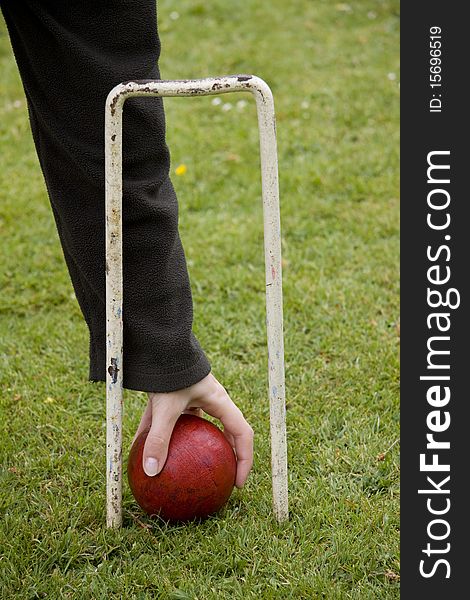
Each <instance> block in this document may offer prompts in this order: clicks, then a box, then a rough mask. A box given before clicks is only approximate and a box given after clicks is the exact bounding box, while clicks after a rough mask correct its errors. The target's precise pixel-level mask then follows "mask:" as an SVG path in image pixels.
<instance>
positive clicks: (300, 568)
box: [0, 0, 399, 600]
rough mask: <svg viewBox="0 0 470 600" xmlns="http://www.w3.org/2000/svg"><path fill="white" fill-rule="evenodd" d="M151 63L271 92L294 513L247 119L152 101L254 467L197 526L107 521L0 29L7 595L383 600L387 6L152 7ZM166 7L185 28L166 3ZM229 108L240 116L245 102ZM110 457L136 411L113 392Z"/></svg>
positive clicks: (95, 406) (196, 279)
mask: <svg viewBox="0 0 470 600" xmlns="http://www.w3.org/2000/svg"><path fill="white" fill-rule="evenodd" d="M159 10H160V32H161V37H162V45H163V54H162V60H161V70H162V75H163V76H164V77H167V78H180V77H201V76H205V75H210V74H211V75H213V74H225V73H239V72H242V73H243V72H244V73H256V74H258V75H260V76H262V77H263V78H264V79H266V80H267V81H268V82H269V83H270V84H271V86H272V88H273V92H274V95H275V101H276V108H277V116H278V135H279V160H280V181H281V201H282V231H283V253H284V263H285V264H284V293H285V342H286V374H287V397H288V412H287V415H288V434H289V461H290V481H289V485H290V510H291V518H290V521H289V522H288V523H286V524H283V525H277V524H276V523H275V522H274V521H273V518H272V514H271V491H270V474H269V428H268V423H269V413H268V403H267V389H266V362H267V356H266V348H265V327H264V275H263V268H264V266H263V251H262V217H261V204H260V176H259V159H258V141H257V131H256V121H255V110H254V106H253V104H252V101H251V99H250V98H249V97H247V96H238V97H237V96H232V97H228V96H223V97H222V99H223V103H226V102H230V103H231V104H232V109H231V110H227V111H225V110H223V109H222V106H221V105H219V106H215V105H213V104H212V100H211V99H210V98H198V99H191V100H190V99H171V100H168V101H167V102H166V109H167V120H168V141H169V145H170V147H171V150H172V160H173V167H172V169H174V168H176V166H177V165H179V164H182V163H184V164H186V165H187V167H188V170H187V173H186V174H185V175H184V176H181V177H177V176H174V178H173V179H174V182H175V186H176V188H177V191H178V194H179V199H180V223H181V235H182V238H183V242H184V246H185V250H186V254H187V257H188V263H189V269H190V276H191V281H192V286H193V294H194V302H195V331H196V334H197V336H198V338H199V340H200V341H201V343H202V346H203V347H204V348H205V349H206V351H207V354H208V356H209V358H210V360H211V362H212V365H213V370H214V373H215V375H216V376H217V377H218V378H219V379H220V380H221V381H222V383H223V384H224V385H225V386H226V387H227V389H228V390H229V391H230V393H231V395H232V396H233V398H234V400H235V401H236V402H237V403H238V404H239V406H240V407H241V408H242V410H243V411H244V413H245V414H246V416H247V418H248V419H249V421H250V422H251V423H252V424H253V427H254V429H255V434H256V439H255V441H256V452H255V465H254V471H253V473H252V475H251V476H250V479H249V482H248V483H247V485H246V487H245V489H244V490H243V491H241V492H240V491H236V492H235V493H234V494H233V495H232V498H231V500H230V501H229V504H228V506H227V507H226V509H225V510H224V511H223V512H222V513H221V514H220V515H219V516H217V517H216V518H211V519H209V520H208V521H206V522H205V523H203V524H199V525H194V524H193V525H189V526H185V527H180V526H178V527H175V526H172V527H171V526H165V525H164V524H161V523H159V522H154V521H150V520H149V519H147V518H145V517H144V516H142V514H141V512H140V510H139V509H138V507H137V506H136V504H135V503H134V501H133V499H132V496H131V494H130V491H129V489H128V488H127V486H126V488H125V496H124V501H125V519H124V528H123V529H122V530H121V531H118V532H112V531H107V530H106V529H105V527H104V525H103V524H104V520H105V513H104V507H105V487H104V463H105V458H104V453H105V443H104V438H105V430H104V419H105V405H104V389H103V386H102V384H98V385H96V384H95V385H93V384H91V383H88V382H87V375H88V362H87V361H88V337H87V328H86V325H85V323H84V321H83V319H82V316H81V313H80V311H79V308H78V305H77V302H76V300H75V298H74V295H73V290H72V286H71V283H70V280H69V277H68V273H67V270H66V267H65V264H64V261H63V257H62V252H61V248H60V245H59V241H58V237H57V233H56V230H55V225H54V222H53V217H52V212H51V209H50V206H49V202H48V199H47V195H46V191H45V186H44V183H43V179H42V175H41V173H40V170H39V166H38V161H37V158H36V155H35V152H34V148H33V144H32V141H31V137H30V133H29V126H28V121H27V113H26V106H25V101H24V98H23V93H22V88H21V84H20V80H19V77H18V74H17V71H16V66H15V64H14V61H13V58H12V54H11V49H10V47H9V42H8V39H7V37H6V32H5V26H4V24H3V23H2V24H0V35H1V38H0V63H1V65H0V66H1V72H2V86H1V93H0V155H1V156H2V169H1V173H0V190H1V200H0V255H1V261H2V269H1V272H0V287H1V296H0V364H1V370H0V371H1V372H0V395H1V400H0V422H1V423H2V425H1V429H2V435H1V439H0V465H1V471H0V473H1V481H0V510H1V521H0V597H1V598H9V599H10V598H50V599H53V600H55V599H61V598H72V599H75V598H79V599H94V600H95V599H101V598H102V599H114V598H116V599H117V598H123V599H126V600H127V599H134V598H135V599H144V598H165V599H191V600H196V599H200V600H211V599H216V598H217V599H219V598H240V599H250V598H266V599H270V598H275V599H277V598H295V599H297V598H300V599H302V598H305V599H315V598H326V599H328V600H329V599H331V600H335V599H340V598H341V599H343V598H351V599H358V600H359V599H361V600H363V599H368V598H381V599H382V598H398V595H399V593H398V584H397V579H398V575H397V574H398V572H399V557H398V552H399V539H398V532H399V517H398V507H399V497H398V491H399V490H398V467H399V463H398V445H397V444H395V442H396V440H397V437H398V342H399V321H398V319H399V306H398V287H399V283H398V250H399V247H398V199H397V198H398V96H399V87H398V77H397V78H396V79H395V78H394V75H393V74H395V73H398V14H397V13H398V2H397V1H396V0H381V1H379V0H375V1H372V0H358V1H356V2H354V3H351V5H347V4H336V3H335V2H329V1H328V0H315V1H312V0H295V1H294V2H285V1H284V0H272V1H271V2H269V3H266V2H260V1H257V0H234V1H232V2H226V0H213V1H212V2H210V3H207V2H202V1H196V0H191V1H190V0H180V2H178V3H177V4H176V5H175V4H174V3H173V2H171V1H170V0H161V2H160V7H159ZM175 10H177V11H178V13H179V18H176V19H175V18H174V17H175V16H176V15H174V14H173V15H172V16H173V18H170V13H171V12H172V11H175ZM242 97H243V98H244V99H245V100H246V101H247V104H246V106H240V104H238V105H237V102H238V101H239V100H240V99H241V98H242ZM125 402H126V415H125V453H126V454H127V451H128V449H129V444H130V441H131V439H132V435H133V431H134V430H135V427H136V426H137V423H138V420H139V417H140V413H141V411H142V410H143V407H144V404H145V396H144V395H143V394H138V393H134V392H126V398H125Z"/></svg>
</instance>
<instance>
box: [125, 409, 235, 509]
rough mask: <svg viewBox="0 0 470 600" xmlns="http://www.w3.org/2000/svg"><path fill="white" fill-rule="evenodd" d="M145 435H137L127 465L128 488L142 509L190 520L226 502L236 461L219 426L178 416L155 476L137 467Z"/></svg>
mask: <svg viewBox="0 0 470 600" xmlns="http://www.w3.org/2000/svg"><path fill="white" fill-rule="evenodd" d="M147 434H148V431H144V432H142V433H141V434H140V435H139V436H138V437H137V439H136V440H135V442H134V444H133V445H132V448H131V451H130V453H129V461H128V464H127V476H128V479H129V485H130V488H131V490H132V493H133V495H134V498H135V499H136V500H137V502H138V503H139V505H140V506H141V507H142V508H143V509H144V510H145V512H146V513H148V514H149V515H159V516H160V517H161V518H162V519H164V520H165V521H191V520H193V519H197V518H204V517H207V516H208V515H211V514H213V513H215V512H217V511H218V510H219V509H220V508H221V507H222V506H223V505H224V504H225V503H226V502H227V500H228V499H229V497H230V494H231V493H232V489H233V486H234V484H235V474H236V470H237V463H236V459H235V454H234V452H233V449H232V447H231V446H230V444H229V443H228V441H227V439H226V438H225V436H224V434H223V433H222V432H221V431H220V429H218V428H217V427H216V426H215V425H213V424H212V423H210V422H209V421H207V420H206V419H201V418H200V417H196V416H194V415H188V414H183V415H181V416H180V417H179V419H178V421H177V422H176V425H175V428H174V429H173V433H172V436H171V439H170V446H169V449H168V458H167V460H166V463H165V465H164V467H163V469H162V470H161V472H160V473H159V474H158V475H155V477H149V476H148V475H146V474H145V472H144V469H143V465H142V455H143V451H144V444H145V440H146V439H147Z"/></svg>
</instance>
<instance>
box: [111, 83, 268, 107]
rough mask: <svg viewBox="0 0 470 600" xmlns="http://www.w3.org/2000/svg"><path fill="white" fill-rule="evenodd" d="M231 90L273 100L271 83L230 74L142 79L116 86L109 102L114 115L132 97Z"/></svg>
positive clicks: (205, 94)
mask: <svg viewBox="0 0 470 600" xmlns="http://www.w3.org/2000/svg"><path fill="white" fill-rule="evenodd" d="M228 92H251V93H252V94H254V95H256V96H258V97H260V99H262V100H264V101H265V102H272V101H273V98H272V93H271V90H270V88H269V86H268V84H267V83H266V82H265V81H264V80H263V79H261V78H260V77H256V75H227V76H224V77H207V78H206V79H181V80H177V79H176V80H167V79H140V80H137V81H126V82H124V83H120V84H118V85H116V86H115V87H114V88H113V89H112V90H111V91H110V92H109V94H108V97H107V99H106V104H107V106H109V108H110V111H111V114H112V115H113V114H114V112H115V109H116V107H117V105H118V104H120V103H121V102H124V100H126V99H127V98H130V97H132V96H146V95H147V94H148V95H150V96H208V95H212V94H226V93H228Z"/></svg>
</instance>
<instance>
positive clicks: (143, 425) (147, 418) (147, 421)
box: [131, 401, 152, 448]
mask: <svg viewBox="0 0 470 600" xmlns="http://www.w3.org/2000/svg"><path fill="white" fill-rule="evenodd" d="M151 424H152V405H151V404H150V401H149V402H147V406H146V408H145V410H144V413H143V415H142V417H141V419H140V423H139V426H138V427H137V431H136V432H135V435H134V439H133V440H132V444H131V448H132V446H133V445H134V442H135V440H136V439H137V438H138V436H139V435H140V434H141V433H142V431H146V430H147V429H149V428H150V425H151Z"/></svg>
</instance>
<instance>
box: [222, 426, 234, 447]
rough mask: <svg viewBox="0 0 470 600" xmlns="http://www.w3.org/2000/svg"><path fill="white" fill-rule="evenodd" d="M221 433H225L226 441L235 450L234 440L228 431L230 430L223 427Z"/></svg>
mask: <svg viewBox="0 0 470 600" xmlns="http://www.w3.org/2000/svg"><path fill="white" fill-rule="evenodd" d="M223 434H224V435H225V437H226V439H227V442H228V443H229V444H230V445H231V446H232V448H233V449H234V450H235V440H234V439H233V435H232V434H231V433H230V431H227V430H226V429H224V431H223Z"/></svg>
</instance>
